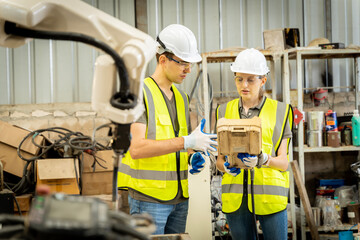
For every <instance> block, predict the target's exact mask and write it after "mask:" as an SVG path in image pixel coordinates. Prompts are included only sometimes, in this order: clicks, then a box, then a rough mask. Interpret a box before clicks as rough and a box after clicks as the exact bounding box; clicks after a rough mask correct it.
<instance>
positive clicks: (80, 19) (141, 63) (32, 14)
mask: <svg viewBox="0 0 360 240" xmlns="http://www.w3.org/2000/svg"><path fill="white" fill-rule="evenodd" d="M33 38H40V39H54V40H68V41H77V42H83V43H86V44H90V45H92V46H94V47H96V48H100V49H101V50H102V51H103V52H105V53H106V54H105V55H101V56H99V57H98V58H97V60H96V63H95V73H94V79H93V90H92V108H93V110H95V111H97V112H99V113H101V114H103V115H104V116H106V117H107V118H109V119H110V120H111V121H112V122H113V123H115V133H114V134H113V143H112V148H113V150H114V153H115V154H114V155H115V157H114V179H113V182H114V183H113V185H114V186H113V201H116V199H117V197H116V193H117V187H116V182H117V170H118V166H119V161H120V160H121V157H122V156H123V154H124V153H125V152H127V150H128V148H129V146H130V124H131V123H132V122H133V121H135V120H136V119H137V118H138V117H140V115H141V114H142V113H143V111H144V107H143V104H142V98H143V96H142V87H143V79H144V76H145V70H146V67H147V65H148V63H149V62H150V60H151V59H152V58H153V57H154V55H155V53H156V42H155V41H154V39H152V38H151V37H150V36H149V35H147V34H145V33H143V32H141V31H140V30H138V29H136V28H134V27H132V26H130V25H128V24H126V23H124V22H122V21H120V20H119V19H116V18H114V17H112V16H110V15H108V14H106V13H104V12H102V11H100V10H98V9H96V8H94V7H92V6H90V5H88V4H86V3H85V2H82V1H80V0H61V1H59V0H0V46H3V47H11V48H16V47H19V46H22V45H24V44H25V43H27V42H28V41H30V40H31V39H33ZM116 73H118V75H119V80H120V85H118V84H117V83H116V79H117V75H116ZM117 86H119V87H120V89H119V91H116V88H117ZM139 103H140V104H139Z"/></svg>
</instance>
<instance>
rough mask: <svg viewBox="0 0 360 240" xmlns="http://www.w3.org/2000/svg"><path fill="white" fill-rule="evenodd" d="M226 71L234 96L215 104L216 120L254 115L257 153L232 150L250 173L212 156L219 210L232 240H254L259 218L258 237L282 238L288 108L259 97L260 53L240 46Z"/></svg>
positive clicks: (262, 61)
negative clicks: (258, 132)
mask: <svg viewBox="0 0 360 240" xmlns="http://www.w3.org/2000/svg"><path fill="white" fill-rule="evenodd" d="M231 71H232V72H234V74H235V78H234V79H235V85H236V88H237V91H238V93H239V95H240V98H237V99H235V100H232V101H230V102H227V103H225V104H222V105H220V106H219V107H218V108H217V111H216V119H220V118H222V117H225V118H228V119H239V118H241V119H246V118H252V117H254V116H258V117H260V118H261V126H262V153H261V154H260V155H259V156H252V155H249V154H247V153H239V154H238V158H240V159H241V161H242V162H243V163H244V164H245V165H246V166H247V167H249V169H251V170H250V174H249V170H248V169H239V168H235V167H229V163H228V162H227V157H226V156H222V155H219V156H218V159H217V162H216V166H217V168H218V169H219V170H220V171H222V172H225V173H224V175H223V179H222V210H223V212H224V213H225V214H226V218H227V221H228V223H229V226H230V233H231V235H232V237H233V239H256V238H258V234H257V228H256V220H259V221H260V225H261V228H262V231H263V235H264V239H269V240H270V239H271V240H273V239H277V240H280V239H287V211H286V206H287V202H288V192H289V169H288V166H289V157H288V146H289V142H290V139H291V137H292V133H291V129H292V122H293V121H292V119H293V113H292V109H291V106H290V105H288V104H284V103H281V102H278V101H276V100H272V99H270V98H267V97H265V96H264V90H263V86H264V84H265V83H266V80H267V78H266V74H267V73H268V72H269V69H268V67H267V64H266V59H265V56H264V55H263V54H262V53H261V52H260V51H258V50H256V49H246V50H244V51H242V52H241V53H239V55H238V56H237V57H236V59H235V62H234V63H233V64H232V65H231ZM250 175H251V176H250ZM251 182H252V183H253V188H251V187H250V186H251ZM252 193H253V194H252ZM253 203H254V204H253ZM253 209H255V215H256V217H255V215H254V214H253V212H254V211H253Z"/></svg>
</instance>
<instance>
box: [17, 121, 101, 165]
mask: <svg viewBox="0 0 360 240" xmlns="http://www.w3.org/2000/svg"><path fill="white" fill-rule="evenodd" d="M44 132H53V133H57V134H59V139H57V140H55V141H53V142H52V143H51V144H50V145H49V146H45V145H39V144H37V143H36V142H35V140H34V139H35V138H36V137H37V136H39V135H40V134H42V133H44ZM30 137H31V139H32V143H33V144H34V145H35V146H37V147H39V148H40V149H41V151H40V153H39V154H38V155H36V156H33V157H30V158H26V157H24V156H23V155H22V153H21V147H22V145H23V144H24V142H25V141H26V139H28V138H30ZM82 140H86V141H82ZM65 145H69V146H70V147H71V148H72V149H75V150H80V151H83V150H87V149H91V150H97V149H104V147H103V145H100V144H98V143H97V142H96V141H94V142H92V140H91V137H89V136H86V135H83V134H82V133H80V132H73V131H71V130H69V129H66V128H62V127H51V128H45V129H38V130H35V131H32V132H30V133H28V135H26V136H25V137H24V138H23V139H22V141H21V142H20V144H19V146H18V148H17V153H18V156H19V157H20V158H21V159H22V160H24V161H29V162H32V161H35V160H38V159H40V158H42V157H43V156H46V154H47V153H48V152H49V151H50V150H51V149H54V150H59V149H62V148H63V147H64V146H65ZM106 149H107V148H106Z"/></svg>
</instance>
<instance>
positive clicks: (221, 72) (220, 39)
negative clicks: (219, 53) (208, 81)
mask: <svg viewBox="0 0 360 240" xmlns="http://www.w3.org/2000/svg"><path fill="white" fill-rule="evenodd" d="M218 6H219V45H220V49H223V36H222V35H223V26H222V0H218ZM223 68H224V64H223V63H220V79H219V80H220V92H222V91H223V78H222V74H223ZM221 97H223V94H222V93H221Z"/></svg>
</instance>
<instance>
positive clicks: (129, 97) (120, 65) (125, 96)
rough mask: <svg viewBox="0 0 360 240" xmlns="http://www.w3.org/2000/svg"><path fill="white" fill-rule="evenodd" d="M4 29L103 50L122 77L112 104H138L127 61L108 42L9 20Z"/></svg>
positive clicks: (123, 107)
mask: <svg viewBox="0 0 360 240" xmlns="http://www.w3.org/2000/svg"><path fill="white" fill-rule="evenodd" d="M4 31H5V33H6V34H12V35H16V36H21V37H26V38H38V39H53V40H68V41H75V42H82V43H85V44H89V45H91V46H94V47H96V48H99V49H101V50H103V51H104V52H105V53H107V54H109V55H110V56H111V57H112V58H113V59H114V62H115V65H116V68H117V71H118V74H119V79H120V91H119V92H117V93H116V94H115V95H114V96H112V98H111V100H110V102H111V105H112V106H113V107H116V108H119V109H130V108H134V107H135V106H136V104H137V97H136V96H135V95H134V94H132V93H130V90H129V89H130V82H129V75H128V72H127V69H126V67H125V63H124V61H123V60H122V58H121V57H120V56H119V54H118V53H117V52H116V51H115V50H114V49H113V48H112V47H110V46H109V45H107V44H106V43H104V42H102V41H100V40H98V39H96V38H93V37H91V36H87V35H85V34H81V33H73V32H71V33H68V32H54V31H40V30H32V29H26V28H22V27H18V26H16V24H15V23H13V22H8V21H5V25H4Z"/></svg>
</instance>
